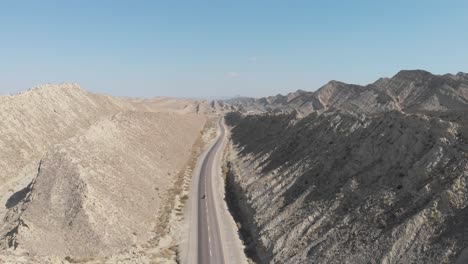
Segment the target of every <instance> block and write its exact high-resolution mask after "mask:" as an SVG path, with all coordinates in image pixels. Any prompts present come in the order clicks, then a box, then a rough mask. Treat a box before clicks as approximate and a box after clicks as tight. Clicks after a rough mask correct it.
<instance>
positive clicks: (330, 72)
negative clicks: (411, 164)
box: [0, 1, 468, 98]
mask: <svg viewBox="0 0 468 264" xmlns="http://www.w3.org/2000/svg"><path fill="white" fill-rule="evenodd" d="M466 10H468V3H466V2H464V1H444V2H440V1H412V2H407V1H392V2H391V3H376V2H375V1H359V2H358V3H336V2H334V3H332V2H329V1H315V2H314V3H309V2H308V1H295V2H282V1H273V2H260V1H257V2H251V1H237V2H235V3H234V2H232V3H231V2H223V3H214V2H211V3H208V2H203V3H200V2H196V1H187V2H184V3H176V2H170V1H167V2H166V1H158V2H153V1H139V2H138V3H134V2H126V1H100V2H98V3H95V2H93V1H80V2H73V3H70V2H62V1H41V2H33V1H31V2H28V3H24V2H23V3H20V2H17V1H7V2H4V3H2V4H1V6H0V15H1V16H0V22H1V23H2V25H8V26H4V30H3V32H2V40H3V41H2V49H0V56H1V57H2V58H3V60H2V63H0V73H1V74H0V76H1V77H2V78H0V94H14V93H17V92H20V91H23V90H26V89H29V88H32V87H34V86H37V85H41V84H44V83H61V82H75V83H78V84H80V85H81V86H82V87H83V88H85V89H87V90H90V91H92V92H98V93H106V94H111V95H115V96H129V97H155V96H170V97H192V98H193V97H196V98H206V97H209V98H216V97H232V96H239V95H240V96H252V97H262V96H268V95H275V94H278V93H281V94H285V93H288V92H292V91H296V90H299V89H300V90H306V91H314V90H316V89H318V88H319V87H321V86H322V85H324V84H325V83H327V82H328V81H330V80H338V81H342V82H346V83H353V84H361V85H365V84H368V83H371V82H374V81H375V80H377V79H378V78H380V77H391V76H393V75H394V74H396V73H397V72H398V71H400V70H412V69H422V70H427V71H430V72H432V73H434V74H445V73H452V74H456V73H457V72H459V71H464V72H466V71H467V63H466V61H467V60H468V54H467V53H466V52H465V50H466V49H465V47H466V46H468V36H466V34H463V32H464V30H465V29H466V26H467V25H468V17H466V15H465V14H464V13H465V11H466Z"/></svg>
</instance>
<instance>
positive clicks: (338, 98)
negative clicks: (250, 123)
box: [224, 70, 468, 115]
mask: <svg viewBox="0 0 468 264" xmlns="http://www.w3.org/2000/svg"><path fill="white" fill-rule="evenodd" d="M224 103H225V104H226V105H227V106H228V107H227V108H230V109H232V110H237V111H241V112H245V113H259V112H279V113H288V112H292V111H294V110H295V111H297V112H298V113H300V114H301V115H307V114H309V113H311V112H315V111H324V110H328V109H341V110H346V111H353V112H362V113H368V114H372V113H379V112H384V111H389V110H402V111H404V112H411V113H412V112H426V111H443V110H460V109H465V108H466V107H467V106H468V74H467V73H463V72H460V73H458V74H456V75H453V74H445V75H434V74H432V73H430V72H427V71H423V70H404V71H400V72H399V73H397V74H396V75H395V76H393V77H392V78H380V79H378V80H377V81H376V82H374V83H372V84H368V85H366V86H361V85H355V84H347V83H343V82H339V81H330V82H329V83H327V84H325V85H324V86H322V87H321V88H319V89H318V90H317V91H315V92H307V91H302V90H298V91H296V92H292V93H289V94H287V95H280V94H278V95H275V96H269V97H263V98H259V99H256V98H249V97H238V98H233V99H229V100H225V101H224Z"/></svg>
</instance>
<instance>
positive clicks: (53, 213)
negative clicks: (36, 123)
mask: <svg viewBox="0 0 468 264" xmlns="http://www.w3.org/2000/svg"><path fill="white" fill-rule="evenodd" d="M204 120H205V119H204V117H201V116H197V115H178V114H171V113H149V112H123V113H119V114H117V115H115V116H113V117H111V118H109V119H105V120H102V121H101V122H98V123H97V124H95V125H93V126H91V127H90V128H89V129H88V130H87V131H86V132H85V133H84V134H82V135H80V136H77V137H74V138H72V139H70V140H68V141H66V142H64V143H62V144H59V145H57V146H55V147H54V149H53V150H52V151H50V152H49V154H48V155H47V156H46V157H44V158H43V159H42V160H41V164H40V168H39V170H38V174H37V176H36V178H35V179H34V181H33V183H32V184H31V186H30V187H29V190H28V194H27V195H26V196H25V198H24V199H22V200H21V201H20V202H19V203H18V204H17V205H15V206H14V207H13V208H11V209H10V211H9V212H8V215H7V221H6V223H5V226H4V229H3V234H2V235H3V238H4V239H3V244H4V246H10V247H11V246H13V247H15V248H19V249H24V250H26V251H27V252H30V253H31V254H34V255H36V254H37V255H50V256H60V257H66V256H69V257H72V258H78V259H79V258H83V257H102V256H106V255H110V254H113V253H116V252H118V251H119V250H122V249H126V248H128V247H130V246H132V245H139V244H143V243H145V242H147V241H148V240H150V239H151V238H153V237H154V236H155V234H154V233H153V231H154V229H155V227H156V226H157V225H158V224H160V223H158V216H159V215H160V211H161V210H163V206H164V205H165V203H164V202H163V199H164V197H167V196H168V191H169V190H170V189H171V188H172V187H173V185H174V182H175V180H176V176H175V175H177V174H178V173H179V171H180V170H184V166H185V165H186V163H187V161H188V159H189V158H190V155H191V148H192V145H193V144H194V142H195V140H196V139H197V138H198V136H199V131H200V130H201V129H202V127H203V124H204ZM171 175H173V176H171Z"/></svg>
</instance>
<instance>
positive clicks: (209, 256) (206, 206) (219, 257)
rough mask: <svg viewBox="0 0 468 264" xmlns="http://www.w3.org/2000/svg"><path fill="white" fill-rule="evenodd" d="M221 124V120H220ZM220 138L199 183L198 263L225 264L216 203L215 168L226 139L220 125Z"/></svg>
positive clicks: (202, 168) (205, 162) (206, 162)
mask: <svg viewBox="0 0 468 264" xmlns="http://www.w3.org/2000/svg"><path fill="white" fill-rule="evenodd" d="M220 122H221V120H220ZM219 127H220V129H221V133H220V136H219V137H218V139H217V140H216V142H215V144H214V145H213V146H212V147H211V149H210V150H209V151H208V153H207V155H206V156H205V159H204V160H203V162H202V165H201V169H200V178H199V183H198V196H199V197H198V198H199V199H198V221H197V222H198V227H197V228H198V239H197V240H198V250H197V251H198V253H197V255H198V263H199V264H202V263H203V264H209V263H220V264H221V263H225V261H224V254H223V247H222V241H221V235H220V228H219V224H218V217H217V215H218V214H217V213H216V209H217V208H216V206H215V202H214V198H215V195H214V192H213V188H212V186H213V184H212V182H211V181H212V178H213V171H217V170H213V168H214V167H215V166H216V165H217V164H216V162H215V157H216V156H217V154H218V153H219V152H222V140H223V139H224V137H225V133H226V132H225V128H224V126H223V125H221V124H220V125H219Z"/></svg>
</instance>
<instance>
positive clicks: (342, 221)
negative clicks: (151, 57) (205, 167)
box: [226, 73, 468, 263]
mask: <svg viewBox="0 0 468 264" xmlns="http://www.w3.org/2000/svg"><path fill="white" fill-rule="evenodd" d="M418 74H419V73H418ZM420 74H421V76H422V77H421V78H425V76H426V74H425V73H420ZM452 77H453V76H452ZM452 77H451V78H452ZM400 78H402V77H401V76H400V77H398V78H396V79H400ZM436 78H439V77H436ZM440 78H442V77H440ZM443 78H445V77H443ZM394 79H395V78H394ZM394 81H395V80H393V81H392V80H385V81H381V82H382V83H385V84H386V85H388V86H389V87H396V86H394V85H391V83H392V82H394ZM415 87H416V85H415ZM408 89H410V88H408ZM331 94H333V92H332V93H331ZM389 94H391V95H393V94H392V93H389ZM400 95H401V93H400ZM330 98H332V97H330ZM330 98H329V99H325V97H323V98H322V100H323V101H324V102H325V101H326V100H328V101H329V102H330V100H332V99H330ZM407 98H408V99H406V100H405V102H408V104H407V108H408V109H416V108H413V107H410V106H411V105H413V106H414V105H416V104H410V103H409V102H411V100H410V98H413V96H412V95H408V96H407ZM349 100H350V99H348V101H349ZM421 105H424V104H421ZM405 107H406V106H405ZM465 113H466V112H465ZM465 115H466V114H465ZM226 120H227V121H228V123H229V124H230V125H231V126H232V145H231V149H230V157H229V159H228V162H229V163H230V167H231V174H232V184H234V185H235V188H237V189H238V193H241V196H239V197H240V199H239V200H238V201H239V204H238V206H239V207H241V208H243V209H242V210H241V212H243V213H244V215H243V217H244V222H243V223H244V225H247V226H248V230H249V232H251V234H252V236H251V237H254V238H255V239H254V240H255V241H250V244H251V245H253V247H255V249H256V252H257V253H258V254H259V259H260V262H261V263H451V262H454V261H456V260H457V259H458V258H462V257H463V256H461V257H460V255H462V252H464V251H463V250H464V249H465V248H466V247H467V246H468V240H467V239H466V237H467V234H468V229H467V228H466V226H465V225H464V224H463V223H465V222H466V221H467V220H468V214H467V209H466V206H467V205H468V191H467V188H466V184H467V180H468V173H467V169H468V137H467V136H466V132H467V131H468V127H467V126H466V122H465V121H464V120H466V119H465V118H462V117H461V114H460V112H456V111H455V112H443V114H442V113H439V116H438V117H434V116H433V117H431V116H427V115H422V114H408V113H404V112H400V111H388V112H383V113H380V114H374V115H372V116H370V115H365V114H362V113H356V112H354V111H327V112H324V113H313V114H310V115H308V116H306V117H304V118H298V116H297V115H296V114H295V113H292V114H285V115H272V114H265V115H251V116H245V115H241V114H236V113H232V114H229V115H228V116H227V117H226Z"/></svg>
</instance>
